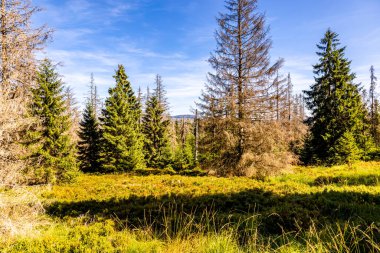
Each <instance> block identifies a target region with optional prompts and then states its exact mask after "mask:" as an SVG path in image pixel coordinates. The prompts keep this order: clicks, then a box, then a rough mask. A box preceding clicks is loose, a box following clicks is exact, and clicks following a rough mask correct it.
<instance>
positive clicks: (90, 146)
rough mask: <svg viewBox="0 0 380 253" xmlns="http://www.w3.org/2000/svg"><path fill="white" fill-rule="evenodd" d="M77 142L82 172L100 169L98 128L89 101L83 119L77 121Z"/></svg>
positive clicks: (92, 107) (93, 109) (93, 110)
mask: <svg viewBox="0 0 380 253" xmlns="http://www.w3.org/2000/svg"><path fill="white" fill-rule="evenodd" d="M79 125H80V131H79V133H78V135H79V138H80V139H81V140H80V141H79V143H78V153H79V157H78V158H79V161H80V169H81V170H82V171H83V172H97V171H99V169H100V162H99V159H100V143H101V141H100V137H101V135H100V129H99V123H98V120H97V118H96V115H95V108H94V106H93V104H92V103H91V101H89V102H87V104H86V108H85V110H84V112H83V119H82V121H81V122H80V123H79Z"/></svg>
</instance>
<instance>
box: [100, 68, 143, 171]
mask: <svg viewBox="0 0 380 253" xmlns="http://www.w3.org/2000/svg"><path fill="white" fill-rule="evenodd" d="M114 78H115V81H116V86H115V87H113V88H111V89H109V97H108V98H107V99H106V102H105V109H103V111H102V117H101V118H100V120H101V125H102V148H101V154H100V163H101V167H102V172H125V171H132V170H134V169H136V168H138V169H141V168H144V167H145V161H144V154H143V144H144V143H143V136H142V134H141V130H140V125H139V121H140V117H141V105H140V103H139V102H138V100H137V98H136V96H135V94H134V92H133V90H132V86H131V83H130V82H129V81H128V76H127V75H126V73H125V68H124V66H123V65H119V67H118V69H117V71H116V74H115V76H114Z"/></svg>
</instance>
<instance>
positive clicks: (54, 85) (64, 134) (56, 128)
mask: <svg viewBox="0 0 380 253" xmlns="http://www.w3.org/2000/svg"><path fill="white" fill-rule="evenodd" d="M32 93H33V102H32V114H33V116H35V117H38V118H39V119H40V127H38V128H36V129H35V130H34V131H32V132H31V137H32V140H33V141H32V143H34V145H32V146H31V147H33V151H32V153H33V155H32V156H33V157H34V158H35V160H34V161H35V167H36V170H35V172H36V175H37V176H38V177H39V178H40V180H42V181H43V182H45V183H56V182H58V183H61V182H66V181H71V180H72V179H73V178H74V177H75V175H76V172H77V164H76V158H75V146H74V145H73V144H72V143H71V140H70V136H69V134H68V132H69V130H70V128H71V122H70V115H69V113H68V112H67V110H69V108H67V107H66V103H65V100H64V85H63V82H62V80H61V79H60V76H59V74H58V73H57V70H56V66H55V65H53V64H52V62H51V61H50V60H48V59H45V60H43V61H42V63H41V65H40V66H39V71H38V73H37V87H36V88H34V89H32Z"/></svg>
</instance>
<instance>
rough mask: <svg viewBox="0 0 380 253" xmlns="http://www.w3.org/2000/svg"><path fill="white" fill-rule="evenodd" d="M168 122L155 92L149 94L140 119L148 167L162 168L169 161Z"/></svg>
mask: <svg viewBox="0 0 380 253" xmlns="http://www.w3.org/2000/svg"><path fill="white" fill-rule="evenodd" d="M169 123H170V121H169V120H168V119H167V118H166V117H165V108H164V106H163V105H162V104H161V103H160V101H159V99H158V96H157V95H156V94H154V95H153V96H150V97H149V98H148V100H147V102H146V108H145V114H144V116H143V119H142V132H143V134H144V136H145V139H144V141H145V145H144V152H145V159H146V162H147V165H148V167H150V168H159V169H163V168H165V167H166V166H167V165H168V164H169V163H170V160H171V157H170V156H171V155H170V148H169V137H168V126H169Z"/></svg>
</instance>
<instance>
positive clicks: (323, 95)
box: [303, 30, 369, 165]
mask: <svg viewBox="0 0 380 253" xmlns="http://www.w3.org/2000/svg"><path fill="white" fill-rule="evenodd" d="M339 45H340V43H339V39H338V34H336V33H334V32H332V31H331V30H328V31H327V32H326V34H325V37H324V38H323V39H322V40H321V43H320V44H319V45H318V49H319V50H320V51H319V52H317V55H318V56H319V57H320V59H319V63H318V64H316V65H315V66H314V74H315V75H316V77H315V84H313V85H312V86H311V89H310V90H309V91H306V92H305V94H306V96H307V97H306V103H307V107H308V109H309V110H310V111H311V117H310V118H309V119H308V124H309V126H310V136H309V138H308V139H307V141H306V145H305V150H304V155H303V160H304V162H305V163H307V164H310V163H322V164H330V165H331V164H340V163H346V162H351V161H353V160H355V159H357V158H360V157H361V156H362V155H363V154H364V152H366V151H367V149H368V145H369V144H368V143H369V140H368V137H366V133H367V126H366V124H365V123H364V118H365V111H364V106H363V103H362V97H361V95H360V88H359V86H358V85H356V84H354V78H355V75H354V74H353V73H351V70H350V61H348V60H347V59H346V58H345V55H344V51H345V48H344V47H342V48H339Z"/></svg>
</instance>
